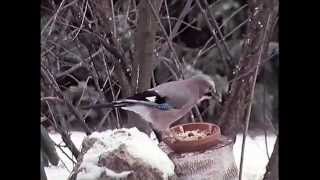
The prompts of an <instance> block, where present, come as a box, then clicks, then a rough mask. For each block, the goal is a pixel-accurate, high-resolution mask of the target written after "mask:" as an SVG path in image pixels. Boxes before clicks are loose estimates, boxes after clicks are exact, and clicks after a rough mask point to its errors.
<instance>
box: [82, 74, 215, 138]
mask: <svg viewBox="0 0 320 180" xmlns="http://www.w3.org/2000/svg"><path fill="white" fill-rule="evenodd" d="M212 98H213V99H215V100H217V101H219V102H220V101H221V97H220V96H219V94H218V93H217V90H216V88H215V83H214V81H213V80H212V79H211V78H210V77H209V76H207V75H205V74H198V75H194V76H192V77H190V78H189V79H184V80H176V81H170V82H166V83H162V84H160V85H158V86H155V87H153V88H151V89H148V90H146V91H143V92H140V93H137V94H134V95H133V96H130V97H127V98H124V99H120V100H116V101H113V102H111V103H106V104H95V105H89V106H85V107H82V108H83V109H91V108H93V109H96V108H121V109H123V110H127V111H131V112H134V113H136V114H138V115H139V116H140V117H141V118H142V119H144V120H145V121H147V122H149V123H150V124H151V126H152V129H153V130H154V131H155V134H156V136H157V138H158V139H159V138H161V135H160V134H159V133H161V132H163V131H166V130H168V129H169V128H170V125H171V124H172V123H174V122H176V121H177V120H179V119H180V118H182V117H183V116H185V115H186V114H187V113H188V112H190V110H191V109H192V108H193V107H194V106H195V105H196V104H199V103H201V102H202V101H203V100H206V99H212Z"/></svg>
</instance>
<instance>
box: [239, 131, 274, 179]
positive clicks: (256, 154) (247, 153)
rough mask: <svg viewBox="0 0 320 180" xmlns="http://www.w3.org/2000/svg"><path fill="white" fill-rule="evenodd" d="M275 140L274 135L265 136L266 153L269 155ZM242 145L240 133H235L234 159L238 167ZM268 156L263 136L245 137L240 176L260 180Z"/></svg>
mask: <svg viewBox="0 0 320 180" xmlns="http://www.w3.org/2000/svg"><path fill="white" fill-rule="evenodd" d="M275 140H276V136H275V135H269V136H267V143H268V153H269V156H271V153H272V151H273V146H274V143H275ZM241 146H242V134H238V135H237V140H236V143H235V144H234V146H233V153H234V156H235V161H236V164H237V166H238V168H239V167H240V158H241ZM268 161H269V160H268V156H267V153H266V146H265V137H264V136H263V135H259V136H257V137H255V138H251V137H250V136H247V137H246V145H245V150H244V160H243V171H242V177H243V179H246V180H262V178H263V175H264V173H265V171H266V166H267V164H268Z"/></svg>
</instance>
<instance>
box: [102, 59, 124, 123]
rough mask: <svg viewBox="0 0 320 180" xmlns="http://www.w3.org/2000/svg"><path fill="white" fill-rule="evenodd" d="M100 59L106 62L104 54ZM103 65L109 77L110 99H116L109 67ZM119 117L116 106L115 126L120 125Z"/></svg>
mask: <svg viewBox="0 0 320 180" xmlns="http://www.w3.org/2000/svg"><path fill="white" fill-rule="evenodd" d="M102 59H103V62H104V63H106V59H105V56H104V54H102ZM105 67H106V72H107V76H108V79H109V86H110V90H111V94H112V100H113V101H116V100H117V98H116V96H115V94H114V90H113V86H112V82H111V74H110V70H109V67H108V65H107V64H106V65H105ZM119 117H120V116H119V110H118V109H117V108H116V118H117V128H120V127H121V124H120V118H119Z"/></svg>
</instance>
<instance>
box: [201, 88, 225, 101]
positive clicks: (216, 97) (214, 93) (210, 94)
mask: <svg viewBox="0 0 320 180" xmlns="http://www.w3.org/2000/svg"><path fill="white" fill-rule="evenodd" d="M205 95H206V96H208V97H210V99H211V98H212V99H214V100H216V101H218V102H219V103H220V102H221V101H222V98H221V96H220V94H219V93H218V92H217V90H215V89H213V90H212V91H210V92H208V93H206V94H205Z"/></svg>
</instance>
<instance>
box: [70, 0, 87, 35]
mask: <svg viewBox="0 0 320 180" xmlns="http://www.w3.org/2000/svg"><path fill="white" fill-rule="evenodd" d="M87 9H88V0H86V5H85V7H84V12H83V16H82V19H81V24H80V27H79V28H78V30H77V32H76V34H75V36H74V37H73V38H72V40H75V39H76V38H77V36H78V34H79V33H80V31H81V29H82V27H83V23H84V19H85V17H86V13H87Z"/></svg>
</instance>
